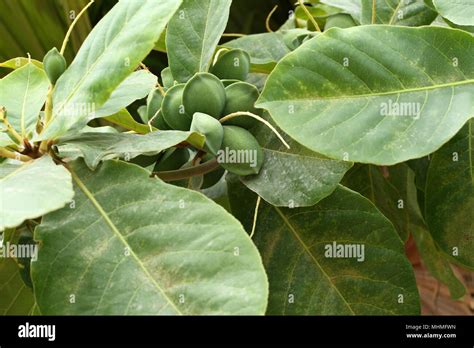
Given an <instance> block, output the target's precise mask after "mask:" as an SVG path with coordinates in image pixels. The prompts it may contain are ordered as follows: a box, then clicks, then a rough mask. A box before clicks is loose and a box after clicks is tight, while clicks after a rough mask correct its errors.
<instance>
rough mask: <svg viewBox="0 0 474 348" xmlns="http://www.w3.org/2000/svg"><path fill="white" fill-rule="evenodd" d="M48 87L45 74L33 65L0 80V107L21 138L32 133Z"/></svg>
mask: <svg viewBox="0 0 474 348" xmlns="http://www.w3.org/2000/svg"><path fill="white" fill-rule="evenodd" d="M48 87H49V81H48V77H47V76H46V74H45V72H44V71H43V70H42V69H40V68H38V67H37V66H35V65H34V64H33V63H29V64H26V65H24V66H23V67H21V68H19V69H16V70H15V71H13V72H11V73H10V74H8V75H7V76H5V77H4V78H3V79H1V80H0V106H4V107H5V108H6V110H7V116H8V121H9V122H10V124H11V125H12V126H13V128H15V129H16V130H17V132H19V133H20V134H21V135H22V136H23V137H26V136H27V134H28V133H30V132H32V131H34V129H35V126H36V122H37V121H38V118H39V113H40V111H41V108H42V107H43V104H44V102H45V100H46V95H47V93H48Z"/></svg>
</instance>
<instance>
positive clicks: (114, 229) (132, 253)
mask: <svg viewBox="0 0 474 348" xmlns="http://www.w3.org/2000/svg"><path fill="white" fill-rule="evenodd" d="M69 171H70V173H71V176H72V178H73V179H74V181H75V182H76V184H77V186H79V188H80V189H81V190H82V192H84V194H85V195H86V197H87V198H88V199H89V200H90V201H91V203H92V204H93V205H94V207H95V208H96V209H97V211H98V212H99V214H100V215H102V217H103V218H104V220H105V222H106V223H107V225H109V227H110V229H111V230H112V232H113V233H114V234H115V235H116V236H117V238H118V239H119V240H120V241H121V242H122V244H124V245H125V246H126V247H127V248H128V250H129V251H130V256H132V257H133V258H134V259H135V262H136V263H137V264H138V265H139V267H140V268H141V269H142V271H143V272H144V273H145V275H146V276H147V277H148V278H149V279H150V281H151V282H152V283H153V285H154V286H155V287H156V288H157V289H158V290H159V292H160V293H161V294H162V295H163V297H164V298H165V299H166V301H167V302H168V303H169V304H170V305H171V306H172V307H173V309H174V310H175V311H176V312H177V313H178V314H179V315H182V314H183V313H182V312H181V311H180V310H179V309H178V308H177V307H176V305H175V304H174V302H173V301H172V300H171V299H170V298H169V296H168V295H167V294H166V293H165V291H164V290H163V288H162V287H161V286H160V285H159V284H158V283H157V282H156V280H155V279H154V278H153V276H152V275H151V274H150V272H149V271H148V270H147V269H146V267H145V265H144V264H143V262H142V261H141V260H140V259H139V258H138V256H137V254H136V253H135V251H134V250H133V248H132V247H131V246H130V245H129V244H128V242H127V240H126V239H125V238H124V237H123V235H122V234H121V233H120V231H119V230H118V228H117V227H116V226H115V224H114V223H113V222H112V220H111V219H110V217H109V216H108V215H107V212H106V211H105V210H104V209H103V208H102V206H101V205H100V203H99V202H98V201H97V200H96V199H95V197H94V195H93V194H92V192H91V191H89V189H88V188H87V186H86V185H85V184H84V183H83V182H82V180H81V179H80V178H79V176H77V174H76V173H75V172H74V171H73V170H72V169H70V168H69Z"/></svg>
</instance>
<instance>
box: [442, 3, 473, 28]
mask: <svg viewBox="0 0 474 348" xmlns="http://www.w3.org/2000/svg"><path fill="white" fill-rule="evenodd" d="M433 4H434V6H435V7H436V9H437V10H438V12H439V14H440V15H441V16H443V17H444V18H446V19H448V20H450V21H451V22H454V23H455V24H459V25H474V2H473V1H472V0H455V1H453V0H433Z"/></svg>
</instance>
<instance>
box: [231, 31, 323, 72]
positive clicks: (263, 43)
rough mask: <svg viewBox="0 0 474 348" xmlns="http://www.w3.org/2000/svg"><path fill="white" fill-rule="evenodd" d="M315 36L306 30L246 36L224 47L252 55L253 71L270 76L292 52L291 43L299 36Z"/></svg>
mask: <svg viewBox="0 0 474 348" xmlns="http://www.w3.org/2000/svg"><path fill="white" fill-rule="evenodd" d="M306 35H308V36H314V35H316V33H314V32H311V31H308V30H306V29H289V30H282V31H278V32H273V33H262V34H252V35H246V36H243V37H241V38H238V39H235V40H232V41H229V42H226V43H225V44H224V45H222V47H227V48H239V49H241V50H244V51H245V52H247V53H248V54H249V55H250V61H251V63H252V66H251V71H253V72H257V73H258V72H259V73H265V74H269V73H270V72H271V71H272V70H273V68H274V67H275V65H276V63H278V61H280V60H281V59H282V58H283V57H284V56H286V55H287V54H288V53H290V52H291V50H292V47H291V45H290V44H291V43H292V41H293V40H295V39H297V38H298V37H299V36H306Z"/></svg>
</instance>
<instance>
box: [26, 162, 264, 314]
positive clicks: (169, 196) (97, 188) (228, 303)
mask: <svg viewBox="0 0 474 348" xmlns="http://www.w3.org/2000/svg"><path fill="white" fill-rule="evenodd" d="M72 167H73V170H74V171H75V175H74V180H75V182H76V196H75V203H76V207H75V209H70V208H64V209H62V210H60V211H58V212H55V213H53V214H50V215H48V216H46V217H45V218H44V219H43V223H42V224H41V225H40V226H39V227H38V228H37V229H36V232H35V237H36V239H38V240H40V241H41V242H42V243H41V247H40V250H39V257H38V261H37V262H35V263H33V265H32V278H33V282H34V285H35V295H36V300H37V303H38V305H39V308H40V309H41V312H42V313H43V314H46V315H51V314H55V315H66V314H81V315H84V314H104V315H105V314H131V315H144V314H153V315H156V314H175V315H176V314H263V313H264V312H265V308H266V304H267V296H268V283H267V279H266V275H265V271H264V269H263V266H262V263H261V259H260V256H259V254H258V251H257V250H256V248H255V246H254V245H253V243H252V242H251V241H250V239H249V238H248V236H247V235H246V233H245V231H244V230H243V229H242V226H241V225H240V224H239V223H238V221H236V220H235V219H234V218H233V217H232V216H231V215H230V214H228V213H227V212H226V211H225V210H224V209H223V208H221V207H220V206H218V205H217V204H215V203H214V202H212V201H210V200H209V199H207V198H206V197H205V196H203V195H201V194H199V193H197V192H193V191H190V190H186V189H182V188H178V187H175V186H172V185H168V184H165V183H163V182H161V181H160V180H158V179H154V178H149V173H148V172H147V171H146V170H144V169H142V168H140V167H138V166H135V165H131V164H126V163H123V162H116V161H107V162H105V163H104V164H103V165H102V166H101V167H100V168H99V169H98V170H97V171H96V172H94V173H93V172H90V171H89V170H88V169H87V168H86V167H85V166H84V165H83V164H82V163H81V162H75V163H74V164H72ZM180 207H182V208H180ZM71 295H74V296H75V303H74V304H71V303H70V302H69V299H70V296H71Z"/></svg>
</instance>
